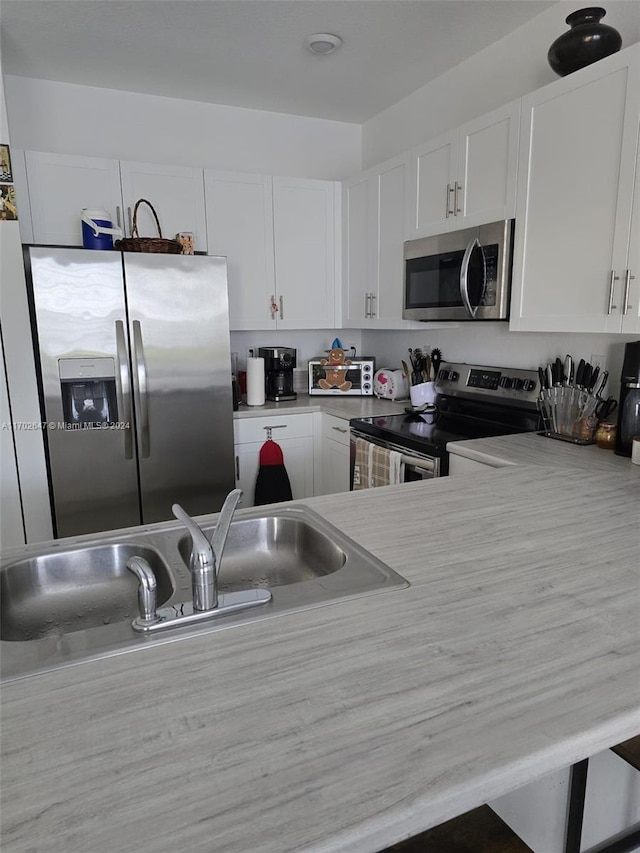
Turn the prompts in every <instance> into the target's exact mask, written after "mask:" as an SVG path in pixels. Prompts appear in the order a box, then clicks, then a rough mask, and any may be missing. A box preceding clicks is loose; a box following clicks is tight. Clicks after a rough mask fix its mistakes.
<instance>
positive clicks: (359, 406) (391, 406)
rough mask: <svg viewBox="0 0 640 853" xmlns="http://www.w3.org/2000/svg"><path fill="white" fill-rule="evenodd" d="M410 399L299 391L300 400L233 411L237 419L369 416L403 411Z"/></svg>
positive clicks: (244, 405)
mask: <svg viewBox="0 0 640 853" xmlns="http://www.w3.org/2000/svg"><path fill="white" fill-rule="evenodd" d="M410 405H411V401H410V400H379V399H378V398H377V397H356V396H353V397H345V396H344V395H337V394H330V395H327V396H324V395H322V394H317V395H316V394H314V395H310V394H298V399H297V400H284V401H283V402H282V403H272V402H271V401H267V402H266V403H265V404H264V406H247V405H246V404H245V403H242V404H241V405H240V408H239V409H238V411H237V412H234V413H233V417H234V419H240V418H259V417H264V416H265V415H273V414H275V413H276V412H277V413H278V414H285V415H287V414H299V413H302V412H326V413H327V414H329V415H334V416H335V417H337V418H345V419H350V418H368V417H374V416H375V415H390V414H402V412H404V410H405V408H406V407H407V406H410Z"/></svg>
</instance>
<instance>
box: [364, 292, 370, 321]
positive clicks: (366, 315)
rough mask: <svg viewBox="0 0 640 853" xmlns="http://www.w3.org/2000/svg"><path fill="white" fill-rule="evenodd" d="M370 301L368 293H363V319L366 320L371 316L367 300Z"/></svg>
mask: <svg viewBox="0 0 640 853" xmlns="http://www.w3.org/2000/svg"><path fill="white" fill-rule="evenodd" d="M370 299H371V294H370V293H365V295H364V318H365V320H367V319H368V318H369V317H370V316H371V315H370V313H369V300H370Z"/></svg>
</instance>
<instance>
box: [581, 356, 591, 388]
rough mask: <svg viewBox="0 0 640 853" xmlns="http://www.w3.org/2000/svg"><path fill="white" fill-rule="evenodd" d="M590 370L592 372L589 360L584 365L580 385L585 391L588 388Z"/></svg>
mask: <svg viewBox="0 0 640 853" xmlns="http://www.w3.org/2000/svg"><path fill="white" fill-rule="evenodd" d="M592 372H593V368H592V367H591V365H590V364H589V362H587V363H586V364H585V366H584V373H583V374H582V387H583V388H584V390H585V391H588V390H589V385H590V383H591V374H592Z"/></svg>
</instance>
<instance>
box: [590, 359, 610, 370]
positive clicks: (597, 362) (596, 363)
mask: <svg viewBox="0 0 640 853" xmlns="http://www.w3.org/2000/svg"><path fill="white" fill-rule="evenodd" d="M589 361H590V362H591V366H592V367H599V368H600V373H602V372H603V371H604V370H606V369H607V357H606V355H592V356H591V357H590V359H589Z"/></svg>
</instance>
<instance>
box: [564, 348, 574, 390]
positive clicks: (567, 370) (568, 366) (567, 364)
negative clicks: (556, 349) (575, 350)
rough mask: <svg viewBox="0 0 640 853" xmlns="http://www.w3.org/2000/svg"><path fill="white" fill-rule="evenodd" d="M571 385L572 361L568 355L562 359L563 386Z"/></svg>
mask: <svg viewBox="0 0 640 853" xmlns="http://www.w3.org/2000/svg"><path fill="white" fill-rule="evenodd" d="M572 383H573V359H572V358H571V356H570V355H569V354H567V355H566V356H565V359H564V384H565V385H571V384H572Z"/></svg>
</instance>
